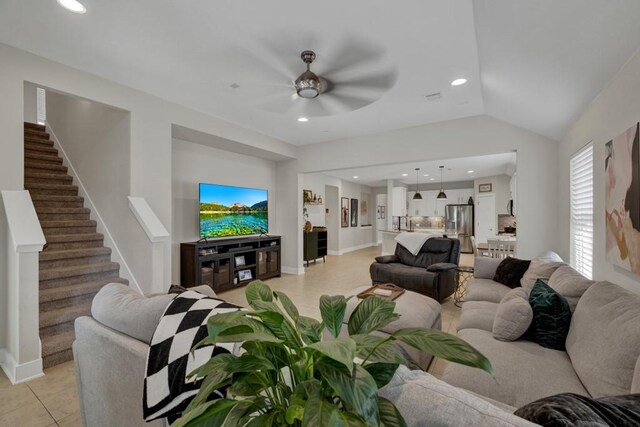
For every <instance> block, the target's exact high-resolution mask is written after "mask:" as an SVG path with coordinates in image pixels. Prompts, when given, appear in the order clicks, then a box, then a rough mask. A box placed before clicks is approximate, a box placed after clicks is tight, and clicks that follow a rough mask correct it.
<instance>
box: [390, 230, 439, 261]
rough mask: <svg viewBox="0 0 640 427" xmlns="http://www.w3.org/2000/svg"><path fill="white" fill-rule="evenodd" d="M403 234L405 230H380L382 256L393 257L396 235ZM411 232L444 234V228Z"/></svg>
mask: <svg viewBox="0 0 640 427" xmlns="http://www.w3.org/2000/svg"><path fill="white" fill-rule="evenodd" d="M404 232H406V230H402V231H398V230H382V255H393V254H394V253H395V252H396V245H397V242H396V241H395V238H396V236H397V235H398V234H400V233H404ZM412 232H413V233H433V234H444V228H421V229H418V230H413V231H412Z"/></svg>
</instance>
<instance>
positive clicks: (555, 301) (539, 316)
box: [529, 279, 571, 350]
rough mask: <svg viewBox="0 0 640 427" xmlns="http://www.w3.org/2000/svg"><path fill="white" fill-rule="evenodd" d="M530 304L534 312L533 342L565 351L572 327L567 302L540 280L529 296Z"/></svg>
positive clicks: (532, 324) (532, 325) (532, 323)
mask: <svg viewBox="0 0 640 427" xmlns="http://www.w3.org/2000/svg"><path fill="white" fill-rule="evenodd" d="M529 304H531V309H532V310H533V320H532V321H531V328H530V329H531V330H530V332H529V333H530V334H531V336H532V337H533V340H534V341H535V342H537V343H538V344H540V345H541V346H543V347H546V348H552V349H555V350H564V349H565V340H566V339H567V334H568V333H569V326H570V325H571V309H570V308H569V303H568V302H567V300H566V299H565V298H564V297H563V296H562V295H560V294H559V293H557V292H556V291H554V290H553V289H551V287H549V286H548V285H547V284H546V283H545V282H543V281H542V280H540V279H538V280H537V281H536V284H535V285H533V289H531V293H530V294H529Z"/></svg>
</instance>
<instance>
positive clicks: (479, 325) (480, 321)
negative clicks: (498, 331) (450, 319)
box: [457, 301, 498, 331]
mask: <svg viewBox="0 0 640 427" xmlns="http://www.w3.org/2000/svg"><path fill="white" fill-rule="evenodd" d="M497 311H498V303H495V302H488V301H467V302H465V303H464V305H463V310H462V314H461V315H460V320H459V321H458V326H457V328H458V329H457V330H458V331H460V330H462V329H482V330H485V331H491V330H492V329H493V320H494V319H495V317H496V312H497Z"/></svg>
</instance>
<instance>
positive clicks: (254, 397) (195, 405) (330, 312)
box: [173, 281, 491, 427]
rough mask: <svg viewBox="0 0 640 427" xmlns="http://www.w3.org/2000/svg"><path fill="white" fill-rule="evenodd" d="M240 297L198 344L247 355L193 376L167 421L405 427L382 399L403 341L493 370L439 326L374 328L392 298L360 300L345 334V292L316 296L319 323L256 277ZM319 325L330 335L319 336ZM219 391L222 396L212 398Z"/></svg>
mask: <svg viewBox="0 0 640 427" xmlns="http://www.w3.org/2000/svg"><path fill="white" fill-rule="evenodd" d="M246 297H247V301H248V302H249V305H250V306H251V308H252V310H247V311H237V312H232V313H223V314H217V315H214V316H212V317H210V318H209V320H208V323H207V328H208V335H209V336H208V338H206V339H205V340H203V341H202V342H201V343H199V344H198V345H197V346H200V345H205V344H212V343H221V342H232V343H242V349H243V352H241V355H239V356H236V355H233V354H219V355H217V356H214V357H213V358H211V359H210V360H209V361H208V362H207V363H206V364H204V365H203V366H201V367H200V368H198V369H197V370H196V371H194V372H193V373H191V374H190V375H191V376H196V377H198V378H204V379H203V381H202V384H201V388H200V391H199V393H198V394H197V395H196V397H195V398H194V399H193V401H192V402H191V403H190V405H189V407H188V408H187V409H186V410H185V412H184V413H183V416H182V417H181V418H180V419H178V420H177V421H176V422H175V423H174V424H173V426H176V427H183V426H202V425H206V426H233V427H235V426H248V427H262V426H331V427H339V426H385V427H389V426H394V427H395V426H404V425H406V424H405V422H404V420H403V418H402V415H401V414H400V413H399V412H398V410H397V409H396V407H395V406H394V405H393V403H391V402H390V401H388V400H386V399H384V398H382V397H380V396H378V389H379V388H380V387H383V386H384V385H386V384H387V383H388V382H389V381H390V380H391V377H392V376H393V374H394V373H395V371H396V369H397V368H398V366H399V365H400V364H407V361H406V360H405V357H404V356H403V352H402V351H401V349H400V347H399V346H398V343H399V342H402V343H405V344H408V345H410V346H412V347H415V348H417V349H419V350H422V351H425V352H428V353H431V354H433V355H435V356H437V357H440V358H443V359H446V360H449V361H451V362H456V363H461V364H464V365H468V366H472V367H477V368H481V369H484V370H485V371H487V372H491V365H490V363H489V361H488V360H487V359H486V358H485V357H484V356H483V355H482V354H480V353H479V352H478V351H477V350H475V349H474V348H473V347H471V346H470V345H469V344H467V343H466V342H464V341H462V340H460V339H459V338H457V337H455V336H453V335H449V334H446V333H444V332H441V331H438V330H433V329H425V328H405V329H400V330H398V331H397V332H396V333H395V334H393V335H392V336H389V337H387V338H382V337H379V336H376V335H373V334H371V333H372V332H373V331H375V330H377V329H379V328H381V327H383V326H384V325H387V324H389V323H390V322H393V321H394V320H396V319H398V318H399V315H398V314H396V313H394V309H395V303H394V302H392V301H387V300H384V299H381V298H378V297H375V296H371V297H368V298H366V299H364V300H362V301H361V302H360V303H359V304H358V306H357V308H356V309H355V310H354V312H353V314H352V315H351V317H350V319H349V322H348V326H347V330H348V336H340V332H341V329H342V326H343V320H344V316H345V311H346V307H347V299H346V298H345V297H344V296H326V295H325V296H322V297H321V299H320V312H321V317H322V322H320V321H317V320H315V319H312V318H310V317H305V316H301V315H300V314H299V312H298V310H297V308H296V306H295V305H294V304H293V303H292V301H291V300H290V299H289V298H288V297H287V296H286V295H285V294H284V293H282V292H278V291H275V292H273V291H272V290H271V288H269V286H268V285H266V284H265V283H263V282H260V281H255V282H252V283H250V284H249V285H248V286H247V288H246ZM324 330H326V331H328V333H329V334H330V335H331V337H330V338H329V339H323V335H324V334H323V331H324ZM197 346H196V347H197ZM221 388H227V396H228V397H227V398H224V399H215V400H210V397H211V395H212V393H213V392H214V391H215V390H218V389H221Z"/></svg>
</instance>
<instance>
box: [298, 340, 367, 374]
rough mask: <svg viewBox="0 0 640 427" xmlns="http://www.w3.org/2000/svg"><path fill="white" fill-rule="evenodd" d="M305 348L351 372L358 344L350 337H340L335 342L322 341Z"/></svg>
mask: <svg viewBox="0 0 640 427" xmlns="http://www.w3.org/2000/svg"><path fill="white" fill-rule="evenodd" d="M305 348H308V349H312V350H314V351H317V352H318V353H320V354H322V355H324V356H326V357H328V358H330V359H332V360H335V361H336V362H338V363H340V364H341V365H344V366H345V367H346V368H347V369H348V370H349V371H351V370H352V369H353V358H354V357H355V355H356V342H355V341H354V340H352V339H351V338H349V337H338V338H336V339H333V340H327V341H320V342H317V343H314V344H311V345H309V346H307V347H305Z"/></svg>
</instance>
